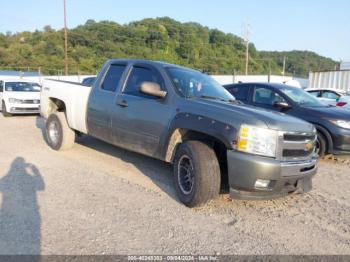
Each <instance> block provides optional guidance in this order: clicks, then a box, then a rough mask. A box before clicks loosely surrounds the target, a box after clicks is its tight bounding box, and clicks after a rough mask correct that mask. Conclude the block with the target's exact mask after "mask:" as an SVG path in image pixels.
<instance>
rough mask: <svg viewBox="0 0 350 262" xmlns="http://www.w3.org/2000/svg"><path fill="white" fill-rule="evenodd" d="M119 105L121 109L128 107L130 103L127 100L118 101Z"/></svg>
mask: <svg viewBox="0 0 350 262" xmlns="http://www.w3.org/2000/svg"><path fill="white" fill-rule="evenodd" d="M117 105H118V106H120V107H128V102H126V101H125V100H122V101H118V102H117Z"/></svg>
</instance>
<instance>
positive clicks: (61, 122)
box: [46, 112, 75, 151]
mask: <svg viewBox="0 0 350 262" xmlns="http://www.w3.org/2000/svg"><path fill="white" fill-rule="evenodd" d="M46 140H47V143H48V144H49V146H50V147H51V148H52V149H54V150H57V151H60V150H66V149H69V148H71V147H73V145H74V142H75V132H74V130H72V129H71V128H70V127H69V126H68V123H67V119H66V115H65V113H64V112H57V113H54V114H51V115H50V116H49V118H48V119H47V121H46Z"/></svg>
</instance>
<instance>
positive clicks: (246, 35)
mask: <svg viewBox="0 0 350 262" xmlns="http://www.w3.org/2000/svg"><path fill="white" fill-rule="evenodd" d="M249 37H250V24H249V23H246V24H245V25H244V41H245V44H246V48H245V74H246V75H248V67H249Z"/></svg>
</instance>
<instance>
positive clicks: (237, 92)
mask: <svg viewBox="0 0 350 262" xmlns="http://www.w3.org/2000/svg"><path fill="white" fill-rule="evenodd" d="M227 90H228V91H229V92H230V93H231V95H233V96H234V97H235V98H236V99H237V100H240V101H247V99H248V91H249V86H231V87H229V88H228V89H227Z"/></svg>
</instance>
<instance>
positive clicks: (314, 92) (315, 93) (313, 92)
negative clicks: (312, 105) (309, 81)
mask: <svg viewBox="0 0 350 262" xmlns="http://www.w3.org/2000/svg"><path fill="white" fill-rule="evenodd" d="M308 93H309V94H310V95H312V96H314V97H318V96H319V95H320V91H308Z"/></svg>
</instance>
